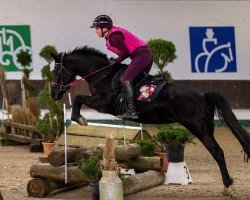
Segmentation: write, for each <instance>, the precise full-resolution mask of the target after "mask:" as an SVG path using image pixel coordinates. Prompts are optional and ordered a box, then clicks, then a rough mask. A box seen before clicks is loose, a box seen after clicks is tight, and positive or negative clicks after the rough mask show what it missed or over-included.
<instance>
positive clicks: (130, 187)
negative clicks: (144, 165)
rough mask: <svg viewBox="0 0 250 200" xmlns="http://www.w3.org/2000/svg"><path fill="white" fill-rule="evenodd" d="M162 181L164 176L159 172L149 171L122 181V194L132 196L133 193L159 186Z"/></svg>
mask: <svg viewBox="0 0 250 200" xmlns="http://www.w3.org/2000/svg"><path fill="white" fill-rule="evenodd" d="M164 181H165V174H164V173H161V172H159V171H153V170H150V171H147V172H144V173H140V174H135V175H132V176H130V177H126V178H124V179H123V180H122V182H123V194H124V195H129V194H133V193H135V192H139V191H141V190H145V189H148V188H151V187H154V186H157V185H160V184H162V183H163V182H164Z"/></svg>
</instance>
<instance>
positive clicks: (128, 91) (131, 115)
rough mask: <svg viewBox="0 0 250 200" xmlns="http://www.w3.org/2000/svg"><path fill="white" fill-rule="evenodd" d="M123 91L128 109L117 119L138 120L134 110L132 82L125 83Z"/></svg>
mask: <svg viewBox="0 0 250 200" xmlns="http://www.w3.org/2000/svg"><path fill="white" fill-rule="evenodd" d="M124 91H125V95H126V99H127V102H128V109H127V111H126V112H125V113H124V114H122V115H119V116H118V118H124V119H138V115H137V111H136V109H135V101H134V87H133V85H132V82H130V81H125V85H124Z"/></svg>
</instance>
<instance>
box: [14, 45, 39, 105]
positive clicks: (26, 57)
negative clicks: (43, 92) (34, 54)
mask: <svg viewBox="0 0 250 200" xmlns="http://www.w3.org/2000/svg"><path fill="white" fill-rule="evenodd" d="M16 56H17V62H18V63H20V65H21V66H22V67H23V69H22V72H23V77H22V84H23V87H24V88H23V89H24V97H23V100H24V102H23V104H24V106H26V100H27V99H29V98H30V96H31V93H32V92H33V91H34V90H35V89H34V87H33V86H32V85H31V84H30V82H29V77H30V73H31V72H32V71H33V70H32V69H29V68H28V67H29V66H30V63H31V62H32V58H31V54H29V52H28V51H23V50H21V51H20V52H19V53H18V54H17V55H16Z"/></svg>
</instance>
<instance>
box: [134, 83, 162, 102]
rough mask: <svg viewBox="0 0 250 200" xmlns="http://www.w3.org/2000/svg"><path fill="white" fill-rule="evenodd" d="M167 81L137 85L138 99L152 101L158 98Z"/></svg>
mask: <svg viewBox="0 0 250 200" xmlns="http://www.w3.org/2000/svg"><path fill="white" fill-rule="evenodd" d="M165 84H166V82H163V83H160V84H153V83H151V84H145V85H141V86H139V87H136V89H135V91H136V99H137V101H143V102H151V101H154V100H155V99H156V97H157V96H158V94H159V92H160V91H161V89H162V87H163V86H164V85H165Z"/></svg>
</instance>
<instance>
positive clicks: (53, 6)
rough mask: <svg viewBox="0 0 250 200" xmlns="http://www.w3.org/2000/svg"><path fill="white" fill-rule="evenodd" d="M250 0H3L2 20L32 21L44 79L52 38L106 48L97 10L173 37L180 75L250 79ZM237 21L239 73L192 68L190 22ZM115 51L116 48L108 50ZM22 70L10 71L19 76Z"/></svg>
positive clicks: (65, 44)
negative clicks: (97, 28) (44, 54)
mask: <svg viewBox="0 0 250 200" xmlns="http://www.w3.org/2000/svg"><path fill="white" fill-rule="evenodd" d="M249 11H250V1H156V0H154V1H149V0H148V1H146V0H145V1H143V0H130V1H128V0H0V25H19V24H20V25H22V24H26V25H30V27H31V40H32V41H31V42H32V53H33V66H34V72H33V73H32V75H31V78H32V79H40V78H41V77H40V69H41V67H42V65H43V64H45V63H43V61H42V59H41V58H40V57H39V56H38V53H39V51H40V50H41V48H42V47H43V46H45V45H47V44H52V45H55V46H56V47H57V49H58V51H66V50H71V49H74V48H75V47H76V46H82V45H89V46H92V47H95V48H97V49H100V50H102V51H104V52H106V53H108V52H107V50H106V49H105V41H104V40H103V39H99V38H97V36H96V35H95V32H94V30H93V29H90V28H89V26H90V25H91V23H92V21H93V19H94V18H95V16H97V15H99V14H108V15H110V16H111V17H112V18H113V19H114V23H115V24H116V25H120V26H123V27H126V28H128V29H129V30H131V31H132V32H134V33H136V34H137V35H138V36H141V37H142V38H144V39H146V40H149V39H151V38H163V39H166V40H171V41H173V42H174V43H175V45H176V48H177V55H178V59H177V60H176V61H175V62H174V64H171V65H169V66H168V69H169V71H170V72H171V73H172V75H173V77H174V78H175V79H232V80H234V79H235V80H236V79H241V80H250V65H249V60H248V58H249V56H250V12H249ZM190 26H234V27H235V35H236V36H235V40H236V54H237V67H238V72H237V73H221V74H218V73H217V74H215V73H201V74H197V73H195V74H192V73H191V61H190V44H189V27H190ZM109 55H111V54H109ZM18 77H20V73H13V72H12V73H8V74H7V78H8V79H16V78H18Z"/></svg>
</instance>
